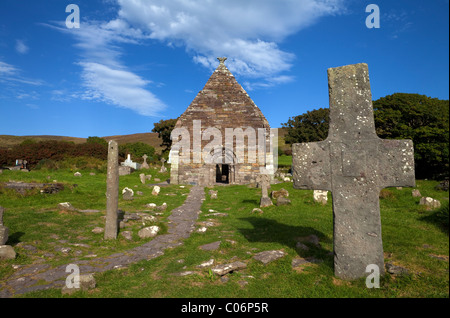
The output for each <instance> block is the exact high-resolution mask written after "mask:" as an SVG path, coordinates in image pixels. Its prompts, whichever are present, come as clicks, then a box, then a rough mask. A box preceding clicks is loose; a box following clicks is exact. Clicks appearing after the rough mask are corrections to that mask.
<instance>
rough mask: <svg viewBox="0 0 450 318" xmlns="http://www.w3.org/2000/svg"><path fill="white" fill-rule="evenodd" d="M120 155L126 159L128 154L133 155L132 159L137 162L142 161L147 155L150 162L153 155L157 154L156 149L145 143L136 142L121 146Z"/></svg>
mask: <svg viewBox="0 0 450 318" xmlns="http://www.w3.org/2000/svg"><path fill="white" fill-rule="evenodd" d="M119 153H121V154H123V155H124V157H125V155H126V154H127V153H129V154H131V155H132V157H134V158H135V160H136V159H139V160H140V159H142V156H143V155H147V156H148V157H149V160H151V157H153V155H154V154H155V148H153V147H152V146H150V145H147V144H145V143H143V142H134V143H127V144H124V145H120V146H119Z"/></svg>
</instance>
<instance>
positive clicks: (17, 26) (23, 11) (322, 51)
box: [0, 0, 449, 137]
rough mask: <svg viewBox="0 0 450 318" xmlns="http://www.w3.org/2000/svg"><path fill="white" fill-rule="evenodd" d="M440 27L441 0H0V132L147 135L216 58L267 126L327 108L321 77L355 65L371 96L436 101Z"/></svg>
mask: <svg viewBox="0 0 450 318" xmlns="http://www.w3.org/2000/svg"><path fill="white" fill-rule="evenodd" d="M69 4H76V5H78V7H79V9H80V28H71V29H69V28H68V27H67V26H66V23H65V22H66V18H67V17H68V16H69V15H70V12H66V6H67V5H69ZM369 4H376V5H377V6H378V7H379V9H380V28H371V29H369V28H367V26H366V18H367V16H369V14H370V13H367V12H366V6H367V5H369ZM448 33H449V1H448V0H431V1H421V0H408V1H407V0H391V1H385V0H383V1H376V0H372V1H360V0H227V1H223V0H221V1H220V0H171V1H167V0H147V1H146V0H134V1H129V0H127V1H126V0H90V1H86V0H83V1H81V0H71V1H63V0H45V1H44V0H42V1H35V0H2V1H0V110H1V112H0V135H1V134H7V135H62V136H73V137H88V136H111V135H122V134H133V133H143V132H150V131H151V129H152V128H153V124H154V123H155V122H158V121H159V120H161V119H169V118H176V117H178V116H179V115H181V114H182V113H183V112H184V111H185V109H186V108H187V107H188V106H189V104H190V103H191V101H192V100H193V99H194V98H195V96H196V94H197V93H198V92H199V91H200V90H201V89H202V88H203V86H204V84H205V83H206V81H207V80H208V78H209V77H210V75H211V74H212V72H213V70H214V69H215V67H217V65H218V61H217V60H216V57H218V56H226V57H228V60H227V61H226V65H227V66H228V68H229V69H230V70H231V71H232V72H233V74H234V75H235V77H236V78H237V80H238V81H239V83H241V84H242V85H243V87H244V88H245V89H246V90H247V92H248V93H249V95H250V97H251V98H252V99H253V100H254V101H255V103H256V104H257V105H258V107H259V108H260V109H261V110H262V112H263V114H264V115H265V116H266V118H267V119H268V121H269V123H270V125H271V126H272V127H274V128H275V127H281V123H284V122H286V121H287V120H288V119H289V117H293V116H296V115H299V114H302V113H305V112H306V111H308V110H313V109H317V108H320V107H322V108H323V107H328V86H327V69H328V68H330V67H337V66H342V65H346V64H354V63H360V62H364V63H367V64H368V65H369V73H370V80H371V87H372V95H373V99H374V100H376V99H378V98H380V97H383V96H386V95H390V94H393V93H396V92H402V93H419V94H423V95H427V96H430V97H437V98H440V99H448V98H449V96H448V90H449V89H448V87H449V64H448V63H449V34H448Z"/></svg>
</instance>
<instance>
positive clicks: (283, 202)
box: [277, 197, 291, 206]
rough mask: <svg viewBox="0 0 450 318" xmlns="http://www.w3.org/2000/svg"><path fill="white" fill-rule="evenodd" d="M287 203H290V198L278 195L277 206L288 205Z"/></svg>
mask: <svg viewBox="0 0 450 318" xmlns="http://www.w3.org/2000/svg"><path fill="white" fill-rule="evenodd" d="M289 204H291V200H289V199H288V198H285V197H279V198H278V199H277V206H280V205H289Z"/></svg>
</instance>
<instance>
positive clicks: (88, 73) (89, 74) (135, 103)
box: [80, 62, 165, 116]
mask: <svg viewBox="0 0 450 318" xmlns="http://www.w3.org/2000/svg"><path fill="white" fill-rule="evenodd" d="M80 65H81V66H82V67H83V75H82V77H83V80H84V85H85V86H86V87H87V88H88V90H87V91H86V92H85V94H84V96H83V97H84V98H85V99H94V100H101V101H104V102H107V103H111V104H114V105H117V106H120V107H123V108H128V109H131V110H133V111H135V112H137V113H138V114H141V115H144V116H156V115H157V112H158V111H160V110H161V109H163V108H164V107H165V106H164V104H163V103H162V102H161V101H160V100H159V99H158V98H157V97H156V96H155V95H153V94H152V93H151V92H149V91H147V90H146V89H145V88H144V87H145V85H147V84H148V81H146V80H143V79H142V78H141V77H139V76H137V75H136V74H133V73H132V72H129V71H127V70H120V69H115V68H111V67H109V66H106V65H103V64H99V63H93V62H81V63H80Z"/></svg>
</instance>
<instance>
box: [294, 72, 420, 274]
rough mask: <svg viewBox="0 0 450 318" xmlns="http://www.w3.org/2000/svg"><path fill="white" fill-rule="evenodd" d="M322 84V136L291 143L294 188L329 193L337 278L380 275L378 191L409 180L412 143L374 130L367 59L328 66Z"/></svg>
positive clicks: (413, 183) (380, 240) (411, 175)
mask: <svg viewBox="0 0 450 318" xmlns="http://www.w3.org/2000/svg"><path fill="white" fill-rule="evenodd" d="M328 87H329V97H330V123H329V132H328V137H327V139H326V140H324V141H320V142H312V143H302V144H294V145H293V147H292V149H293V165H292V169H293V176H294V188H296V189H317V190H327V191H331V192H332V197H333V215H334V220H333V222H334V235H333V244H334V272H335V275H336V276H337V277H339V278H342V279H357V278H360V277H366V276H367V275H368V274H367V273H366V272H365V270H366V267H367V266H368V265H369V264H376V265H378V267H379V270H380V274H384V257H383V245H382V239H381V219H380V205H379V193H380V191H381V189H383V188H385V187H390V186H414V185H415V179H414V150H413V144H412V141H410V140H383V139H380V138H379V137H378V136H377V135H376V132H375V122H374V117H373V106H372V94H371V90H370V82H369V72H368V67H367V64H354V65H348V66H343V67H338V68H330V69H328Z"/></svg>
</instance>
